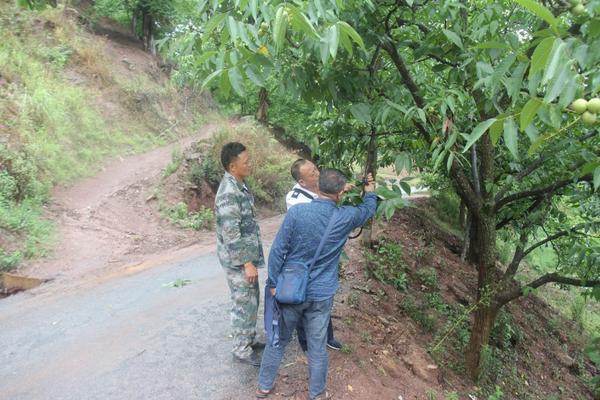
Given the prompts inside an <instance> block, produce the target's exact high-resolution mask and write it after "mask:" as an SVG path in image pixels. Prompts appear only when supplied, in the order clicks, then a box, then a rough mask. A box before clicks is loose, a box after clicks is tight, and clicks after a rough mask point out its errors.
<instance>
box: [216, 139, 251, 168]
mask: <svg viewBox="0 0 600 400" xmlns="http://www.w3.org/2000/svg"><path fill="white" fill-rule="evenodd" d="M244 151H246V146H244V145H243V144H241V143H238V142H229V143H227V144H226V145H225V146H223V148H222V149H221V164H223V168H225V171H229V165H230V164H231V163H232V162H233V161H234V160H235V159H236V158H238V156H239V155H240V154H241V153H243V152H244Z"/></svg>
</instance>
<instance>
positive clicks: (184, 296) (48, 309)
mask: <svg viewBox="0 0 600 400" xmlns="http://www.w3.org/2000/svg"><path fill="white" fill-rule="evenodd" d="M261 273H262V274H263V275H264V270H263V271H262V272H261ZM178 278H182V279H190V280H192V282H191V284H189V285H187V286H184V287H181V288H172V287H164V286H163V285H164V284H165V283H169V282H172V281H175V280H176V279H178ZM261 281H262V282H264V277H263V279H261ZM61 285H62V286H61ZM228 303H229V299H228V289H227V287H226V283H225V279H224V277H223V274H222V271H221V268H220V266H219V264H218V261H217V258H216V256H215V255H214V254H207V255H203V256H199V257H195V258H192V259H188V260H186V261H182V262H170V263H166V264H164V265H161V266H157V267H154V268H148V269H142V270H140V271H137V272H136V273H133V274H127V275H125V276H116V277H113V278H111V279H107V280H105V281H103V282H98V281H95V282H93V283H77V284H75V283H70V284H69V286H66V285H65V283H64V282H63V283H56V284H48V285H45V286H44V287H41V288H39V289H35V290H33V291H32V292H30V293H20V294H18V295H15V296H12V297H9V298H6V299H4V300H1V301H0V399H10V400H19V399H23V400H25V399H27V400H32V399H44V400H49V399H52V400H54V399H65V400H68V399H78V400H79V399H102V400H108V399H246V398H253V396H252V394H253V390H254V385H255V381H256V374H257V371H256V368H253V367H249V366H244V365H239V364H235V363H233V362H232V360H231V356H230V353H229V349H230V342H231V340H230V338H229V337H228V333H229V314H228V307H229V305H228Z"/></svg>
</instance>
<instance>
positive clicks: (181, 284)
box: [162, 278, 192, 288]
mask: <svg viewBox="0 0 600 400" xmlns="http://www.w3.org/2000/svg"><path fill="white" fill-rule="evenodd" d="M190 283H192V281H191V280H189V279H181V278H178V279H175V280H174V281H172V282H169V283H163V285H162V286H163V287H170V288H182V287H184V286H187V285H189V284H190Z"/></svg>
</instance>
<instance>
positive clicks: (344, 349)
mask: <svg viewBox="0 0 600 400" xmlns="http://www.w3.org/2000/svg"><path fill="white" fill-rule="evenodd" d="M340 351H341V352H342V353H344V354H351V353H352V352H353V351H354V349H353V348H352V346H350V345H349V344H344V345H343V346H342V348H341V349H340Z"/></svg>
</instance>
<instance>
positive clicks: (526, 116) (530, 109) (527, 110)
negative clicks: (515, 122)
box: [519, 97, 542, 131]
mask: <svg viewBox="0 0 600 400" xmlns="http://www.w3.org/2000/svg"><path fill="white" fill-rule="evenodd" d="M541 105H542V102H541V100H540V99H537V98H535V97H533V98H531V99H529V101H527V103H525V105H524V106H523V109H522V110H521V117H520V121H519V122H520V127H521V131H524V130H525V129H526V128H527V127H528V126H529V124H531V121H533V118H534V117H535V114H536V113H537V110H538V108H540V106H541Z"/></svg>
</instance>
